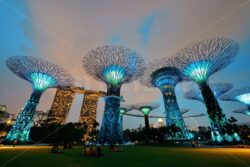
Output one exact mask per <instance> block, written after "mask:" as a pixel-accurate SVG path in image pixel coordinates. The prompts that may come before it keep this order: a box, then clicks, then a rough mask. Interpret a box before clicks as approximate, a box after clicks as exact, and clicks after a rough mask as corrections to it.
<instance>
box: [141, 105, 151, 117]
mask: <svg viewBox="0 0 250 167" xmlns="http://www.w3.org/2000/svg"><path fill="white" fill-rule="evenodd" d="M140 110H141V111H142V112H143V114H144V115H148V114H149V113H150V111H151V110H152V109H151V107H141V109H140Z"/></svg>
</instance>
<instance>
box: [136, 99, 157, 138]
mask: <svg viewBox="0 0 250 167" xmlns="http://www.w3.org/2000/svg"><path fill="white" fill-rule="evenodd" d="M158 107H160V105H159V104H158V103H140V104H136V105H133V106H132V108H133V109H136V110H138V111H141V112H142V113H143V115H144V119H145V129H146V131H147V133H149V130H150V127H149V113H150V112H151V111H153V110H155V109H157V108H158Z"/></svg>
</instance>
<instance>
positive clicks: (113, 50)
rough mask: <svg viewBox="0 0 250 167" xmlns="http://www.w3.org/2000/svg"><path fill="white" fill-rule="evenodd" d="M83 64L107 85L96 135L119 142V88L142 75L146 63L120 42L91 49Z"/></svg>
mask: <svg viewBox="0 0 250 167" xmlns="http://www.w3.org/2000/svg"><path fill="white" fill-rule="evenodd" d="M83 67H84V68H85V70H86V71H87V73H88V74H90V75H91V76H92V77H94V78H95V79H97V80H101V81H103V82H104V83H106V85H107V89H108V90H107V96H106V97H105V110H104V115H103V119H102V126H101V129H100V133H99V136H98V140H99V142H101V143H109V144H115V143H118V142H119V143H121V142H122V132H121V131H120V130H121V129H122V128H121V127H120V126H121V125H120V124H119V121H118V120H119V115H120V101H121V97H120V88H121V86H122V84H123V83H128V82H130V81H132V80H134V79H136V78H138V77H139V76H141V75H142V73H143V71H144V68H145V63H144V61H143V59H142V58H141V57H140V56H139V55H138V54H137V53H136V52H135V51H132V50H130V49H127V48H124V47H122V46H112V45H105V46H103V47H98V48H96V49H94V50H91V51H90V52H89V53H88V54H87V55H86V56H85V57H84V59H83Z"/></svg>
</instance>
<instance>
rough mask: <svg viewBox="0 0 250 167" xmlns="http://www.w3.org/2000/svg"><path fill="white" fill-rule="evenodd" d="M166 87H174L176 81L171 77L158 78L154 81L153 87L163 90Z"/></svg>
mask: <svg viewBox="0 0 250 167" xmlns="http://www.w3.org/2000/svg"><path fill="white" fill-rule="evenodd" d="M166 85H171V86H172V85H176V81H175V80H174V79H173V78H172V77H168V76H160V77H159V78H157V79H156V80H155V86H156V87H158V88H160V89H161V88H165V87H166Z"/></svg>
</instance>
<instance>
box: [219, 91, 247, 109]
mask: <svg viewBox="0 0 250 167" xmlns="http://www.w3.org/2000/svg"><path fill="white" fill-rule="evenodd" d="M220 99H221V100H225V101H238V102H240V103H242V104H244V105H246V106H247V108H248V110H249V111H250V87H244V88H240V89H235V90H232V91H229V92H228V93H226V94H224V95H222V96H221V97H220Z"/></svg>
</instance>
